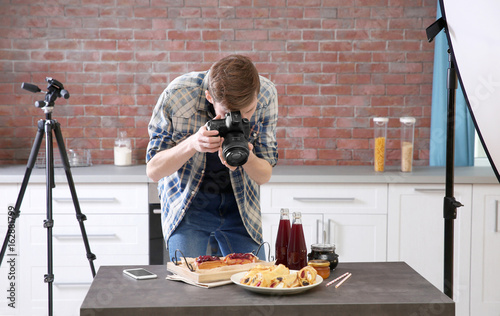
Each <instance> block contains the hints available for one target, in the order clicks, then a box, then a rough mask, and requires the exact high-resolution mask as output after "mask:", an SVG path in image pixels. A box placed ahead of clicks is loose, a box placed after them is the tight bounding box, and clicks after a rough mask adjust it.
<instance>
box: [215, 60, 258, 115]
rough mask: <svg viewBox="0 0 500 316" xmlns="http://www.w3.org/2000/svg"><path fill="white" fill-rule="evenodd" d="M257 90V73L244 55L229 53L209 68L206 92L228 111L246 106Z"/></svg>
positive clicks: (254, 96)
mask: <svg viewBox="0 0 500 316" xmlns="http://www.w3.org/2000/svg"><path fill="white" fill-rule="evenodd" d="M259 91H260V80H259V73H258V72H257V68H255V65H254V64H253V63H252V61H251V60H250V58H248V57H246V56H243V55H229V56H226V57H224V58H222V59H221V60H219V61H218V62H216V63H215V64H213V65H212V67H211V68H210V72H209V79H208V92H209V93H210V95H211V96H212V98H213V99H214V101H215V102H219V103H221V104H222V105H223V106H224V107H226V108H227V109H228V110H230V111H236V110H241V109H242V108H245V107H247V106H248V105H249V104H250V103H251V102H252V101H253V100H254V99H255V98H256V97H257V94H258V93H259Z"/></svg>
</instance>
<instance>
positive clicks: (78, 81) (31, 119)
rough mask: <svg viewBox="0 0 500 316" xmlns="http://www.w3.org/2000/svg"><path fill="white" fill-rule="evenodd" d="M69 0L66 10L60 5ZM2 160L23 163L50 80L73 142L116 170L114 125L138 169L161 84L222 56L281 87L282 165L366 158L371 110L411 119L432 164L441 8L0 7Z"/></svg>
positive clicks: (235, 0) (377, 2) (242, 3)
mask: <svg viewBox="0 0 500 316" xmlns="http://www.w3.org/2000/svg"><path fill="white" fill-rule="evenodd" d="M60 3H65V4H60ZM0 6H1V7H0V30H1V32H0V69H1V73H0V135H1V136H0V148H1V150H0V163H2V164H24V163H26V161H27V158H28V155H29V153H30V150H31V146H32V142H33V139H34V136H35V133H36V124H37V121H38V120H39V119H43V118H44V114H43V112H42V110H40V109H38V108H36V107H35V106H34V102H35V101H37V100H40V99H43V95H42V94H36V95H35V94H32V93H30V92H27V91H25V90H22V89H21V83H22V82H29V83H33V84H36V85H38V86H39V87H40V88H42V90H44V89H45V87H46V82H45V77H53V78H55V79H57V80H59V81H61V82H62V83H63V84H64V85H65V88H66V89H67V90H68V91H69V92H70V93H71V97H70V99H69V100H63V99H58V100H57V101H56V106H55V108H54V112H53V114H52V115H53V118H54V119H57V120H58V121H59V122H60V123H61V127H62V131H63V136H64V139H65V141H66V146H67V148H87V149H90V150H91V154H92V158H93V162H94V164H106V163H112V162H113V144H114V140H115V138H116V137H117V136H118V135H119V133H120V131H126V132H127V133H128V135H129V136H130V137H131V138H132V141H133V147H134V155H133V157H134V162H136V163H144V156H145V149H146V146H147V142H148V135H147V124H148V122H149V119H150V116H151V111H152V109H153V106H154V104H155V103H156V99H157V97H158V95H159V94H160V93H161V91H162V90H163V89H164V88H165V87H166V85H167V84H168V82H170V81H171V80H172V79H173V78H175V77H176V76H178V75H179V74H182V73H184V72H189V71H196V70H207V69H208V68H209V67H210V65H211V64H212V63H213V62H214V61H216V60H217V59H219V58H220V57H222V56H224V55H227V54H230V53H235V52H237V53H242V54H245V55H248V56H250V57H251V58H252V59H253V60H254V62H255V63H256V65H257V68H258V69H259V71H260V72H261V74H262V75H264V76H266V77H269V78H270V79H271V80H273V81H274V82H275V83H276V85H277V88H278V93H279V105H280V107H279V113H280V120H279V128H278V141H279V154H280V161H279V163H280V164H287V165H291V164H296V165H301V164H308V165H309V164H319V165H369V164H372V163H373V122H372V120H371V118H372V117H374V116H387V117H389V118H390V121H389V134H388V135H389V136H388V137H389V139H388V159H389V160H388V164H389V165H397V164H399V155H400V152H399V149H398V148H399V117H401V116H414V117H416V118H417V128H416V132H415V148H416V151H415V156H414V160H415V165H427V164H428V151H429V134H430V132H429V130H430V113H431V108H430V104H431V86H432V66H433V49H434V45H433V44H429V43H428V42H427V41H426V36H425V28H426V27H427V26H428V25H430V24H431V23H432V22H433V21H434V20H435V15H436V0H411V1H408V0H300V1H299V0H206V1H200V0H67V1H37V2H35V1H30V0H19V1H2V2H1V4H0Z"/></svg>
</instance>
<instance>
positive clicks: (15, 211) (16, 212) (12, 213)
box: [0, 120, 45, 266]
mask: <svg viewBox="0 0 500 316" xmlns="http://www.w3.org/2000/svg"><path fill="white" fill-rule="evenodd" d="M44 124H45V121H44V120H40V121H38V131H37V133H36V136H35V141H34V142H33V147H32V148H31V153H30V156H29V159H28V164H27V166H26V171H25V173H24V178H23V182H22V184H21V190H20V191H19V195H18V196H17V201H16V205H15V206H14V207H13V208H12V207H10V206H9V213H8V214H9V224H8V228H7V234H6V235H5V240H4V242H3V246H2V251H1V252H0V266H1V265H2V261H3V257H4V256H5V252H6V250H7V246H8V243H9V240H10V239H11V238H12V233H13V230H14V225H15V223H16V219H17V218H18V217H19V216H20V213H21V211H20V209H21V203H22V202H23V198H24V193H25V192H26V187H27V186H28V182H29V179H30V176H31V171H32V170H33V167H34V166H35V162H36V157H37V156H38V151H39V150H40V145H41V144H42V139H43V131H44Z"/></svg>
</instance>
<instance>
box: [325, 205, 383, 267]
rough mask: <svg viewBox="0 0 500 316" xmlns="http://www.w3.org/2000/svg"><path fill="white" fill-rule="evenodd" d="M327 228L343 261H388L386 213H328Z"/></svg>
mask: <svg viewBox="0 0 500 316" xmlns="http://www.w3.org/2000/svg"><path fill="white" fill-rule="evenodd" d="M325 227H326V228H325V230H326V242H328V243H331V244H334V245H335V247H336V249H335V252H336V253H337V254H338V255H339V262H372V261H386V255H387V246H386V240H387V216H386V215H360V214H333V215H331V214H328V215H326V214H325Z"/></svg>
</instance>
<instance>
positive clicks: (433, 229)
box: [387, 184, 472, 315]
mask: <svg viewBox="0 0 500 316" xmlns="http://www.w3.org/2000/svg"><path fill="white" fill-rule="evenodd" d="M444 187H445V186H444V184H435V185H431V184H423V185H417V184H390V185H389V213H388V235H387V239H388V244H387V259H388V261H404V262H406V263H408V264H409V265H410V266H411V267H412V268H413V269H415V270H416V271H417V272H418V273H420V274H421V275H422V276H423V277H424V278H426V279H427V280H428V281H429V282H431V283H432V284H433V285H434V286H436V287H437V288H438V289H440V290H441V291H442V290H443V282H444V280H443V279H444V277H443V270H444V219H443V200H444V196H445V190H444ZM454 189H455V194H454V195H455V198H456V200H457V201H459V202H461V203H462V204H463V205H464V206H463V207H460V208H458V209H457V219H456V220H455V221H454V244H455V247H454V273H453V275H454V277H453V281H454V284H453V292H454V298H453V299H454V301H455V302H456V304H457V305H456V307H457V309H456V310H457V315H468V314H467V313H468V307H469V306H468V301H469V299H468V293H469V286H468V284H469V274H470V271H469V270H470V222H471V204H472V186H471V185H455V188H454Z"/></svg>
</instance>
